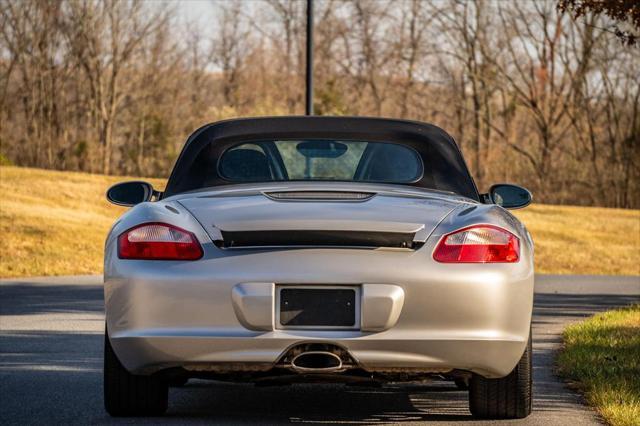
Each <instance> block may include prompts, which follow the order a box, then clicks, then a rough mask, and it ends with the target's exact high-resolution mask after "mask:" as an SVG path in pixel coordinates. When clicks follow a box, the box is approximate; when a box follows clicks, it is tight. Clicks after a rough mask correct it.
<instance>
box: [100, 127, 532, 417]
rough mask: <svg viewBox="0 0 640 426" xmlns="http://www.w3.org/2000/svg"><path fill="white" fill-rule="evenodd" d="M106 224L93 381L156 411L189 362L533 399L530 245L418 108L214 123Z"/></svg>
mask: <svg viewBox="0 0 640 426" xmlns="http://www.w3.org/2000/svg"><path fill="white" fill-rule="evenodd" d="M107 197H108V199H109V201H111V202H113V203H115V204H119V205H125V206H132V208H131V209H130V210H128V211H127V212H126V213H125V214H124V215H122V217H120V218H119V219H118V221H117V222H116V223H115V224H114V225H113V227H112V229H111V231H110V232H109V235H108V237H107V241H106V246H105V262H104V277H105V278H104V284H105V286H104V292H105V306H106V332H105V355H104V397H105V407H106V410H107V411H108V412H109V413H110V414H111V415H114V416H127V415H158V414H161V413H163V412H164V411H166V409H167V405H168V387H169V386H172V385H175V386H178V385H181V384H184V383H185V382H186V381H187V380H189V379H190V378H200V379H213V380H227V381H244V382H254V383H261V384H283V383H297V382H323V381H324V382H342V383H346V384H351V383H358V384H364V385H366V384H367V383H371V384H376V383H380V382H391V381H393V382H396V381H413V380H425V379H429V378H434V379H440V380H443V379H444V380H451V381H454V382H455V383H456V385H457V386H459V387H460V388H464V389H468V390H469V407H470V410H471V413H472V414H473V415H475V416H478V417H484V418H522V417H525V416H527V415H528V414H529V413H530V411H531V399H532V395H531V331H530V330H531V312H532V305H533V243H532V240H531V238H530V236H529V234H528V232H527V230H526V229H525V227H524V226H523V225H522V223H520V222H519V221H518V220H517V219H516V218H515V217H514V216H512V215H511V214H510V213H509V212H508V211H507V210H506V209H509V208H520V207H524V206H526V205H527V204H529V203H530V202H531V194H530V193H529V192H528V191H527V190H526V189H524V188H521V187H518V186H515V185H509V184H498V185H494V186H492V187H491V188H490V190H489V191H488V193H486V194H481V193H479V192H478V190H477V188H476V185H475V183H474V181H473V179H472V177H471V175H470V174H469V171H468V169H467V167H466V165H465V162H464V160H463V158H462V155H461V152H460V150H459V149H458V146H457V145H456V143H455V142H454V140H453V139H452V138H451V137H450V136H449V135H448V134H447V133H445V132H444V131H443V130H442V129H440V128H438V127H436V126H433V125H430V124H425V123H419V122H411V121H402V120H390V119H374V118H340V117H277V118H253V119H238V120H228V121H222V122H218V123H214V124H210V125H206V126H204V127H202V128H200V129H198V130H197V131H196V132H195V133H194V134H193V135H192V136H191V137H190V138H189V139H188V140H187V142H186V144H185V145H184V148H183V150H182V152H181V154H180V156H179V158H178V160H177V161H176V164H175V166H174V169H173V172H172V173H171V176H170V178H169V180H168V182H167V185H166V188H165V190H164V191H163V192H159V191H157V190H155V189H154V188H153V187H152V186H151V185H150V184H148V183H145V182H126V183H121V184H118V185H115V186H113V187H111V188H110V189H109V191H108V193H107Z"/></svg>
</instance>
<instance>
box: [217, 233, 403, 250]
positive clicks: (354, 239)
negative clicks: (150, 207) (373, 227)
mask: <svg viewBox="0 0 640 426" xmlns="http://www.w3.org/2000/svg"><path fill="white" fill-rule="evenodd" d="M221 232H222V238H223V241H219V242H217V243H218V246H221V247H224V248H234V247H267V246H282V247H286V246H310V247H313V246H334V247H340V246H346V247H398V248H415V247H414V242H413V237H414V236H415V233H402V232H376V231H233V232H229V231H221Z"/></svg>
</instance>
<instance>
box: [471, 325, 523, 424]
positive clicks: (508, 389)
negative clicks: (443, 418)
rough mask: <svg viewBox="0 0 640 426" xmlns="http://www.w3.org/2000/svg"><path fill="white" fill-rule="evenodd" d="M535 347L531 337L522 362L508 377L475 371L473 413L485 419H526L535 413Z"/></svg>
mask: <svg viewBox="0 0 640 426" xmlns="http://www.w3.org/2000/svg"><path fill="white" fill-rule="evenodd" d="M529 336H531V333H530V334H529ZM531 351H532V349H531V337H529V342H528V343H527V348H526V349H525V351H524V354H522V358H520V361H519V362H518V365H516V367H515V368H514V369H513V371H512V372H511V373H509V375H508V376H506V377H502V378H500V379H486V378H484V377H482V376H479V375H477V374H474V375H473V377H472V378H471V382H470V383H469V409H470V410H471V414H473V415H474V416H476V417H481V418H485V419H487V418H488V419H522V418H525V417H527V416H528V415H529V414H531V401H532V398H533V395H532V392H531V382H532V375H531Z"/></svg>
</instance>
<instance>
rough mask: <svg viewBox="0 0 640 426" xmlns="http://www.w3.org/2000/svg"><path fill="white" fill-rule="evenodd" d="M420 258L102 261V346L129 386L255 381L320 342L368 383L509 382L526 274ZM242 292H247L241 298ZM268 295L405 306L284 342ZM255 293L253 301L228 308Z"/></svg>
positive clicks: (520, 337)
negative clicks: (384, 375)
mask: <svg viewBox="0 0 640 426" xmlns="http://www.w3.org/2000/svg"><path fill="white" fill-rule="evenodd" d="M424 249H426V250H425V252H426V253H430V251H429V250H430V248H429V247H426V246H425V247H424V248H423V250H424ZM205 250H206V249H205ZM423 250H419V251H416V252H406V251H392V250H390V251H385V250H380V251H377V250H373V251H372V250H354V249H351V250H348V249H342V250H341V249H318V250H315V249H306V250H283V251H278V252H267V251H262V252H242V253H237V252H234V253H229V254H225V255H224V256H220V255H218V256H217V257H211V258H206V256H205V258H204V259H202V260H200V261H198V262H192V263H188V262H185V263H180V262H173V263H172V262H158V261H156V262H148V261H146V262H145V261H122V260H120V259H117V258H115V256H109V255H108V257H107V262H106V264H105V305H106V318H107V327H108V330H109V335H110V339H111V343H112V346H113V348H114V350H115V352H116V354H117V356H118V358H119V359H120V361H121V362H122V363H123V365H124V366H125V368H127V369H128V370H129V371H131V372H134V373H137V374H151V373H153V372H156V371H159V370H162V369H165V368H171V367H185V368H187V369H193V370H209V371H229V370H234V371H238V370H240V371H256V370H258V371H260V370H262V371H264V370H268V369H270V368H272V367H273V366H274V365H275V363H276V362H277V361H278V360H279V359H280V357H281V356H282V355H283V354H284V353H285V352H286V351H287V350H288V349H289V348H290V347H292V346H293V345H296V344H300V343H308V342H319V343H331V344H335V345H338V346H341V347H343V348H344V349H346V350H347V351H348V352H349V354H350V355H351V356H352V357H353V358H354V359H355V360H356V361H357V363H358V364H359V367H362V368H364V369H365V370H368V371H395V372H398V370H400V371H403V370H404V371H424V372H447V371H450V370H453V369H458V370H467V371H472V372H475V373H478V374H481V375H483V376H485V377H503V376H505V375H507V374H508V373H509V372H510V371H511V370H512V369H513V368H514V366H515V365H516V363H517V362H518V360H519V359H520V357H521V356H522V353H523V352H524V350H525V346H526V344H527V340H528V338H529V330H530V323H531V311H532V306H533V268H532V266H531V264H530V263H527V262H524V261H521V262H519V263H516V264H491V265H474V264H467V265H456V266H455V267H452V266H451V265H446V264H437V263H435V262H433V261H430V256H428V254H427V255H426V256H425V255H424V253H420V252H422V251H423ZM109 252H110V250H108V253H109ZM327 265H330V267H327ZM243 283H250V285H248V286H245V287H240V288H242V291H240V292H239V291H238V288H239V287H238V286H239V285H242V284H243ZM273 283H280V284H295V285H306V284H311V285H322V284H329V285H332V286H340V285H349V286H360V287H361V288H362V289H365V288H368V289H369V290H368V291H364V290H363V291H361V293H360V294H361V295H362V297H365V296H366V297H373V298H374V299H375V297H378V298H382V299H385V297H387V299H389V298H391V299H393V298H394V297H396V296H397V293H394V289H401V292H402V294H403V301H402V302H403V303H402V304H401V306H400V308H399V312H395V311H397V310H398V306H397V303H396V304H395V305H394V303H390V305H389V304H387V305H389V306H387V305H385V304H384V303H382V304H381V305H376V304H375V303H374V304H373V305H372V304H369V305H368V306H369V307H371V306H373V307H374V309H369V308H366V309H363V311H362V312H361V318H360V323H361V325H362V327H360V330H339V331H338V330H326V331H319V330H282V329H278V327H276V326H275V325H274V321H273V312H274V310H275V303H274V299H273V291H272V290H269V289H272V288H274V286H275V285H274V284H273ZM362 283H371V284H366V285H364V284H362ZM375 283H385V284H375ZM256 288H258V290H257V291H255V292H254V293H253V294H254V295H255V296H256V297H255V298H249V299H247V300H243V301H242V302H238V300H239V298H240V299H242V297H241V296H243V295H247V294H249V295H251V294H252V291H254V290H255V289H256ZM265 289H266V290H265ZM238 294H240V296H239V295H238ZM270 297H271V298H270ZM234 298H235V299H234ZM372 300H373V299H372ZM361 303H362V306H363V307H365V304H364V302H361ZM243 304H245V305H247V306H248V308H247V306H244V305H243ZM384 306H387V308H388V309H386V310H385V309H383V308H384ZM394 306H395V307H394ZM368 309H369V310H368ZM385 315H386V316H385ZM394 317H395V318H394Z"/></svg>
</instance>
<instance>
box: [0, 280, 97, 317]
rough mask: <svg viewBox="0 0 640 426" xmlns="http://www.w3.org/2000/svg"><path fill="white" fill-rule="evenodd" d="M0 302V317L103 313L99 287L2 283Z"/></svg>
mask: <svg viewBox="0 0 640 426" xmlns="http://www.w3.org/2000/svg"><path fill="white" fill-rule="evenodd" d="M0 300H1V301H2V302H1V303H0V315H38V314H53V313H58V314H68V313H102V312H104V303H103V287H102V286H100V285H73V286H69V285H55V284H53V285H38V286H34V285H32V284H29V283H18V282H16V283H11V284H2V285H1V286H0Z"/></svg>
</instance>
